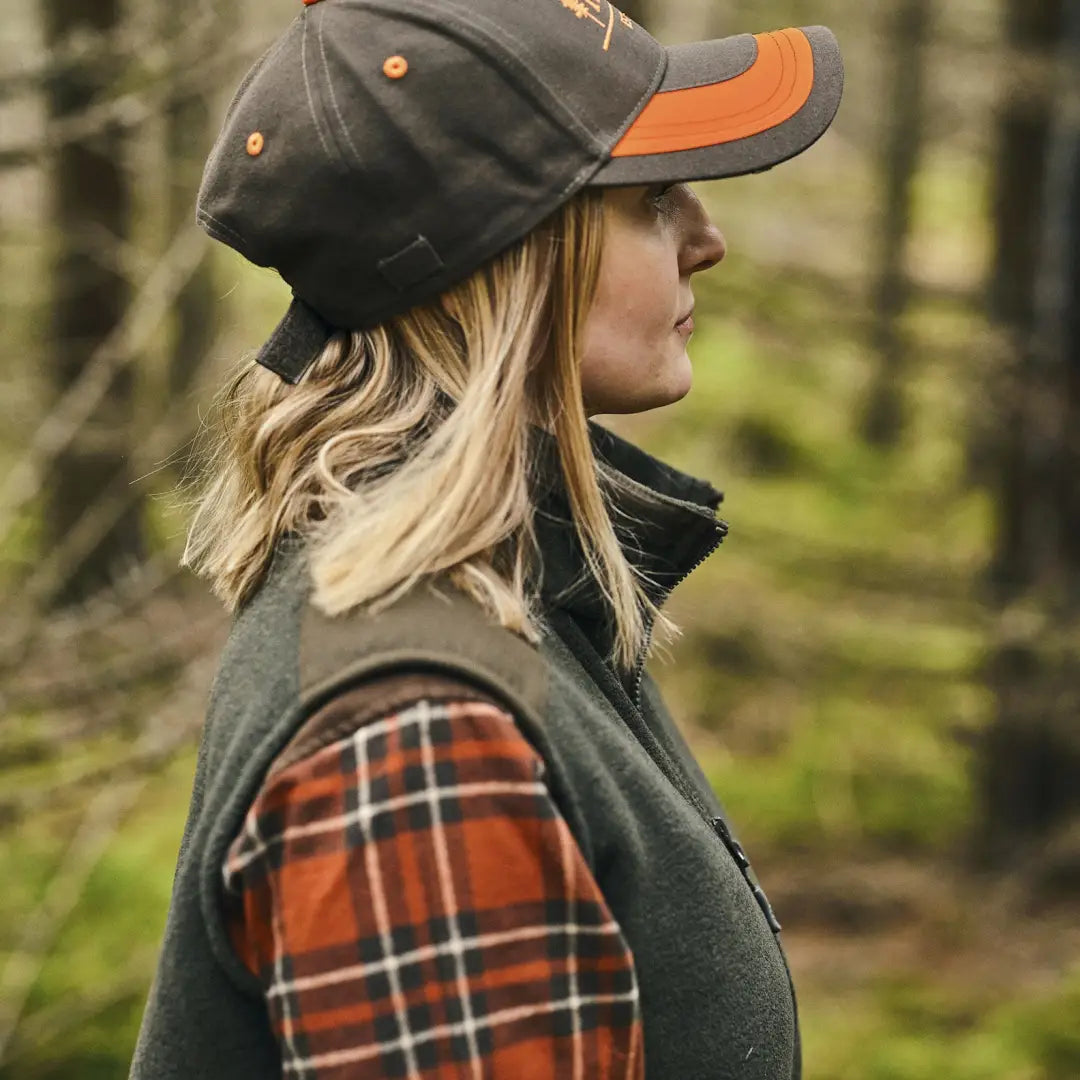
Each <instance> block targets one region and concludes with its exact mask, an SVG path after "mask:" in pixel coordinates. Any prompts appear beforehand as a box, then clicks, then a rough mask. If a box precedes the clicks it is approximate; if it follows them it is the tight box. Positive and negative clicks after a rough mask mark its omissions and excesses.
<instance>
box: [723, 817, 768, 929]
mask: <svg viewBox="0 0 1080 1080" xmlns="http://www.w3.org/2000/svg"><path fill="white" fill-rule="evenodd" d="M712 827H713V830H714V832H715V833H716V835H717V836H719V837H720V839H721V840H722V841H723V843H724V847H726V848H727V849H728V851H729V852H730V853H731V857H732V858H733V859H734V860H735V863H736V865H737V866H738V867H739V869H740V870H741V871H742V876H743V880H744V881H745V882H746V884H747V885H748V886H749V887H750V891H751V892H752V893H753V894H754V899H755V900H756V901H757V904H758V907H759V908H761V912H762V914H763V915H764V916H765V921H766V922H767V923H768V924H769V929H770V930H771V931H772V932H773V933H774V934H778V933H780V930H781V925H780V920H779V919H777V917H776V913H775V912H774V911H773V909H772V904H770V903H769V898H768V897H767V896H766V895H765V890H764V889H763V888H762V887H761V886H760V885H757V884H755V883H754V882H753V881H751V880H750V860H749V859H748V858H747V857H746V852H745V851H743V847H742V844H740V843H739V841H738V840H736V839H735V837H734V836H732V835H731V830H730V829H728V827H727V822H725V821H724V819H723V818H722V817H714V818H713V819H712Z"/></svg>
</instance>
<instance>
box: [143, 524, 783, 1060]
mask: <svg viewBox="0 0 1080 1080" xmlns="http://www.w3.org/2000/svg"><path fill="white" fill-rule="evenodd" d="M309 593H310V585H309V578H308V572H307V564H306V560H305V555H304V550H303V546H302V544H299V543H297V544H291V543H287V544H284V545H282V546H281V547H279V550H278V551H277V553H276V555H275V558H274V562H273V564H272V566H271V569H270V572H269V574H268V577H267V579H266V581H265V582H264V583H263V585H262V587H261V588H260V590H259V592H258V593H257V594H256V595H255V597H254V598H253V600H252V601H251V603H250V604H249V605H248V606H246V607H245V608H244V609H243V610H242V612H241V613H240V614H239V615H238V617H237V618H236V620H235V621H234V625H233V629H232V632H231V634H230V637H229V640H228V642H227V643H226V647H225V650H224V652H223V655H222V659H221V663H220V666H219V670H218V674H217V677H216V679H215V682H214V686H213V689H212V692H211V697H210V703H209V708H208V713H207V722H206V725H205V728H204V734H203V738H202V742H201V744H200V751H199V757H198V762H197V765H196V774H195V780H194V786H193V792H192V800H191V806H190V812H189V816H188V820H187V823H186V827H185V831H184V835H183V840H182V842H181V848H180V853H179V857H178V862H177V869H176V875H175V879H174V886H173V893H172V899H171V903H170V907H169V912H168V917H167V922H166V929H165V935H164V939H163V943H162V949H161V954H160V959H159V964H158V968H157V973H156V976H155V980H154V985H153V987H152V989H151V992H150V997H149V1000H148V1003H147V1008H146V1012H145V1015H144V1018H143V1023H142V1027H141V1030H140V1033H139V1040H138V1045H137V1048H136V1053H135V1057H134V1060H133V1063H132V1071H131V1076H132V1077H133V1078H135V1080H174V1078H175V1080H179V1078H181V1077H183V1078H192V1077H197V1078H199V1080H219V1078H220V1080H226V1078H229V1080H232V1078H235V1077H240V1076H243V1077H245V1078H252V1080H263V1078H266V1080H269V1078H271V1077H279V1076H280V1075H281V1063H280V1059H279V1056H278V1053H277V1047H276V1043H275V1040H274V1037H273V1034H272V1032H271V1029H270V1025H269V1021H268V1018H267V1014H266V1010H265V1007H264V1004H263V998H262V990H261V987H260V986H259V984H258V982H257V981H256V980H255V979H254V977H253V976H252V975H251V973H250V972H249V971H248V970H247V969H246V968H245V967H244V966H243V965H242V963H241V962H240V960H239V958H238V957H237V956H236V955H235V953H234V952H233V950H232V948H231V945H230V943H229V940H228V936H227V933H226V930H225V923H224V918H223V910H224V909H223V902H222V900H223V898H222V882H221V865H222V861H223V858H224V854H225V850H226V847H227V845H228V844H229V842H230V841H231V839H232V838H233V836H234V835H235V834H236V833H237V831H238V830H239V828H240V826H241V823H242V821H243V817H244V814H245V812H246V811H247V809H248V807H249V806H250V804H251V802H252V800H253V798H254V796H255V794H256V792H257V791H258V789H259V787H260V784H261V782H262V780H263V778H264V776H265V774H266V772H267V770H268V769H269V767H270V765H271V763H272V762H273V761H274V759H275V757H276V756H277V755H278V754H279V753H280V752H281V750H282V749H283V748H284V747H285V746H286V744H287V743H288V742H289V740H290V739H291V738H292V737H293V736H294V735H295V734H296V732H297V730H298V729H299V728H300V726H301V725H302V724H303V722H304V720H305V718H306V717H308V716H310V715H311V713H312V712H313V711H314V710H315V709H316V708H318V707H319V706H320V705H321V704H323V703H325V702H326V701H327V700H329V699H330V698H331V697H333V696H334V695H335V694H337V693H339V692H341V691H342V690H343V689H345V688H346V687H349V686H351V685H355V684H356V683H357V682H359V681H361V680H366V679H372V678H378V677H380V676H381V675H384V674H391V673H396V672H402V671H410V670H412V671H432V672H443V673H447V674H449V675H452V676H454V677H456V678H461V679H464V680H466V681H467V682H469V683H470V684H472V685H475V686H477V687H478V688H480V689H481V690H482V691H483V692H485V693H487V694H489V695H491V696H492V697H494V698H495V699H497V700H498V701H500V702H501V703H503V704H504V705H505V707H506V709H507V711H508V712H510V713H511V715H512V716H513V717H514V718H515V720H516V722H517V723H518V724H519V726H520V728H521V730H522V732H523V734H524V735H525V737H526V738H527V739H528V740H529V741H530V743H531V744H532V745H533V746H534V748H535V749H536V750H537V752H538V753H539V754H540V755H541V756H542V757H543V758H544V761H545V763H546V766H547V774H546V777H545V779H546V782H547V783H548V786H549V788H550V789H551V793H552V796H553V798H554V800H555V802H556V804H557V805H558V806H559V809H560V810H561V812H562V813H563V815H564V816H565V818H566V820H567V822H568V824H569V826H570V828H571V831H572V832H573V835H574V837H575V839H576V840H577V842H578V844H579V846H580V848H581V850H582V852H583V854H584V856H585V859H586V860H587V862H588V865H589V867H590V869H591V871H592V873H593V874H594V876H595V877H596V880H597V882H598V883H599V885H600V888H601V890H602V891H603V893H604V896H605V898H606V899H607V901H608V903H609V905H610V907H611V910H612V913H613V915H614V917H615V919H616V920H617V921H618V923H619V925H620V926H621V928H622V931H623V933H624V935H625V937H626V940H627V943H628V945H629V946H630V948H631V950H632V952H633V955H634V960H635V968H636V974H637V979H638V985H639V990H640V995H641V1010H642V1018H643V1025H644V1053H645V1065H646V1069H645V1074H646V1077H647V1078H648V1080H724V1078H728V1077H730V1078H735V1077H738V1078H740V1080H743V1078H745V1080H751V1078H753V1080H797V1078H798V1077H799V1076H800V1071H801V1066H800V1052H799V1037H798V1026H797V1019H796V1008H795V1000H794V994H793V990H792V986H791V980H790V976H789V973H788V969H787V964H786V961H785V959H784V956H783V952H782V950H781V947H780V941H779V936H778V934H777V933H776V932H775V924H774V925H770V919H769V915H770V913H769V912H768V910H767V904H764V905H763V903H762V902H761V900H762V898H761V897H760V896H759V895H755V891H754V886H753V883H752V882H751V881H750V880H748V877H747V874H746V872H745V867H744V866H741V865H740V861H739V857H740V856H741V851H740V850H739V849H738V847H737V845H732V843H731V842H730V837H729V836H727V837H726V839H725V835H724V834H726V833H727V830H726V828H725V827H724V826H723V824H722V818H723V810H722V808H721V806H720V804H719V802H718V801H717V800H716V797H715V795H714V794H713V792H712V790H711V789H710V787H709V785H708V783H707V781H706V779H705V777H704V776H703V775H702V772H701V769H700V768H699V766H698V764H697V762H696V761H695V760H694V757H693V755H692V753H691V752H690V750H689V748H688V747H687V746H686V743H685V741H684V740H683V739H682V737H681V735H680V733H679V732H678V730H677V728H676V726H675V724H674V723H673V721H672V719H671V717H670V715H669V713H668V710H667V709H666V707H665V705H664V702H663V700H662V698H661V695H660V693H659V690H658V688H657V686H656V684H655V682H654V681H653V679H652V678H651V677H650V676H649V674H648V673H647V672H645V673H644V674H643V676H642V678H641V681H640V687H639V690H640V700H637V701H633V700H632V699H631V698H630V697H628V695H627V692H626V688H625V686H624V685H623V684H622V683H620V680H619V679H618V678H616V677H615V675H614V673H613V672H612V671H611V670H610V669H609V668H608V667H607V665H606V663H605V662H604V661H603V660H602V659H601V658H600V656H599V654H598V653H597V652H596V651H595V649H593V647H592V645H591V643H590V640H589V638H588V636H587V635H586V634H583V633H581V631H580V629H579V628H577V627H576V626H575V625H574V624H573V621H572V620H571V619H569V617H568V616H566V614H565V613H560V612H556V611H553V612H552V613H551V618H550V620H549V621H547V622H546V623H545V627H544V636H543V640H542V641H541V643H540V645H539V647H534V646H533V645H531V644H530V643H528V642H526V641H524V640H523V639H521V638H520V637H518V636H517V635H515V634H513V633H512V632H510V631H508V630H506V629H504V628H502V627H500V626H498V625H496V624H495V623H493V622H492V621H491V620H490V619H489V617H488V616H487V615H486V613H484V612H483V610H482V609H481V608H480V607H479V606H478V605H476V604H475V603H474V602H473V601H472V600H471V599H470V598H468V597H466V596H464V595H463V594H461V593H459V592H458V591H457V590H455V589H454V588H453V587H452V586H451V585H450V584H449V583H448V582H447V581H446V580H445V579H436V580H435V581H429V582H426V583H423V584H421V585H418V586H417V587H416V588H414V589H413V590H411V591H410V592H409V593H407V594H405V595H404V596H403V597H401V598H400V599H399V600H398V601H397V602H396V603H394V604H393V605H392V606H390V607H389V608H387V609H385V610H384V611H382V612H380V613H379V614H378V615H375V616H370V615H366V614H363V613H354V614H350V615H347V616H343V617H339V618H333V619H331V618H326V617H325V616H323V615H321V614H320V613H319V612H318V611H317V610H316V609H315V608H314V607H313V605H312V604H311V603H310V601H309ZM635 728H636V729H637V730H635ZM713 816H715V817H716V818H717V819H718V822H713V821H712V820H711V819H712V817H713Z"/></svg>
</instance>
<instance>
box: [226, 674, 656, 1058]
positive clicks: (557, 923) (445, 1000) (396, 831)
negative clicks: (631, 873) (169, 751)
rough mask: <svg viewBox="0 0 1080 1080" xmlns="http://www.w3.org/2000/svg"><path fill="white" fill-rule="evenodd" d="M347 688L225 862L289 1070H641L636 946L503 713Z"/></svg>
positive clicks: (235, 934)
mask: <svg viewBox="0 0 1080 1080" xmlns="http://www.w3.org/2000/svg"><path fill="white" fill-rule="evenodd" d="M349 693H355V691H350V692H349ZM349 693H346V694H343V695H340V696H339V698H338V699H336V700H335V702H334V703H333V705H332V710H333V711H334V714H335V717H336V720H335V724H334V726H333V727H332V729H331V731H330V736H329V737H332V741H326V740H324V741H323V742H322V744H321V745H320V744H319V743H316V745H315V748H314V749H312V750H311V751H310V752H307V753H304V754H303V756H300V757H299V759H298V760H292V761H286V762H285V763H284V767H279V768H277V769H272V770H271V771H270V773H269V775H268V777H267V780H266V782H265V783H264V785H263V787H262V789H261V790H260V792H259V793H258V795H257V797H256V799H255V801H254V803H253V804H252V806H251V808H250V810H249V812H248V814H247V817H246V820H245V824H244V827H243V829H242V830H241V832H240V834H239V835H238V836H237V837H236V839H235V840H234V842H233V843H232V845H231V847H230V848H229V851H228V855H227V858H226V861H225V865H224V867H223V874H224V883H225V890H226V897H227V902H228V905H229V908H230V915H229V918H230V928H231V933H232V940H233V944H234V947H235V948H236V950H237V952H238V953H239V955H240V956H241V957H242V959H243V960H244V962H245V964H246V965H247V966H248V968H249V969H250V970H251V971H252V972H254V973H255V974H256V975H257V976H258V978H259V979H260V981H261V983H262V986H263V988H264V992H265V996H266V1003H267V1008H268V1012H269V1019H270V1023H271V1025H272V1027H273V1030H274V1032H275V1035H276V1037H277V1039H278V1042H279V1044H280V1047H281V1055H282V1063H283V1074H284V1075H285V1076H296V1077H301V1078H303V1080H346V1078H348V1080H362V1078H375V1077H379V1078H382V1077H389V1076H401V1077H406V1076H407V1077H411V1078H415V1080H435V1078H446V1077H451V1076H452V1077H459V1076H460V1077H476V1078H480V1077H484V1078H493V1080H500V1078H502V1080H511V1078H512V1080H556V1078H559V1080H564V1078H571V1077H573V1078H581V1080H584V1078H588V1080H600V1078H613V1080H614V1078H616V1077H617V1078H619V1080H642V1078H643V1077H644V1050H643V1045H642V1023H641V1013H640V999H639V993H638V984H637V979H636V974H635V970H634V961H633V957H632V955H631V952H630V949H629V946H628V945H627V943H626V940H625V938H624V937H623V935H622V932H621V930H620V928H619V926H618V924H617V923H616V922H615V920H614V919H613V918H612V915H611V912H610V910H609V908H608V906H607V904H606V902H605V900H604V897H603V895H602V894H601V891H600V889H599V886H598V885H597V883H596V881H595V879H594V878H593V876H592V874H591V872H590V870H589V867H588V865H587V864H586V862H585V860H584V858H583V856H582V854H581V851H580V849H579V848H578V846H577V844H576V842H575V840H574V838H573V836H572V834H571V832H570V829H569V827H568V825H567V824H566V821H565V820H564V819H563V817H562V816H561V814H560V812H559V811H558V809H557V807H556V806H555V804H554V803H553V802H552V799H551V797H550V794H549V792H548V789H547V787H546V785H545V783H544V773H545V766H544V761H543V759H542V757H541V756H540V755H538V754H537V753H536V751H535V750H534V749H533V748H532V746H531V745H530V744H529V743H528V742H527V740H526V739H525V738H524V736H523V735H522V734H521V732H520V730H519V728H518V727H517V726H516V725H515V723H514V721H513V719H512V717H511V716H510V715H509V714H508V713H506V712H505V711H503V710H501V709H499V708H497V707H496V706H495V705H494V704H491V703H488V702H482V701H475V700H464V699H462V700H446V701H436V700H432V699H429V698H421V699H417V700H413V701H412V702H410V703H408V704H407V705H404V706H401V707H398V708H395V709H393V710H390V711H387V712H385V713H383V714H382V715H379V716H377V717H375V718H374V719H371V718H366V717H365V718H363V719H362V722H361V723H360V725H359V726H356V725H354V724H353V725H351V724H349V723H348V717H349ZM369 711H370V710H369ZM342 717H345V718H346V719H345V722H344V723H343V722H342ZM329 737H328V738H329ZM293 756H294V758H295V757H296V755H295V754H294V755H293Z"/></svg>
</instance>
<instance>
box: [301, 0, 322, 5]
mask: <svg viewBox="0 0 1080 1080" xmlns="http://www.w3.org/2000/svg"><path fill="white" fill-rule="evenodd" d="M318 2H319V0H304V3H305V4H317V3H318Z"/></svg>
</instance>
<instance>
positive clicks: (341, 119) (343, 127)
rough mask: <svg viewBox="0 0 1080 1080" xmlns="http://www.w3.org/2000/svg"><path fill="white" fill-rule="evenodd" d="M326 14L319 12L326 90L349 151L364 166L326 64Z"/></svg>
mask: <svg viewBox="0 0 1080 1080" xmlns="http://www.w3.org/2000/svg"><path fill="white" fill-rule="evenodd" d="M324 14H325V12H324V11H323V10H322V9H321V8H320V10H319V52H320V53H321V54H322V66H323V73H324V74H325V75H326V88H327V90H328V91H329V92H330V104H331V105H333V106H334V114H335V115H336V116H337V118H338V123H339V124H340V125H341V132H342V134H343V135H344V136H345V141H346V142H347V143H348V144H349V149H350V150H351V151H352V152H353V157H354V158H355V159H356V163H357V165H363V164H364V162H363V159H362V158H361V157H360V151H359V150H357V149H356V144H355V143H354V142H353V141H352V136H351V135H350V134H349V128H348V125H347V124H346V123H345V118H344V117H343V116H342V115H341V109H340V108H339V107H338V100H337V94H335V93H334V80H333V79H331V78H330V65H329V64H328V63H327V62H326V45H325V43H324V41H323V26H322V24H323V15H324Z"/></svg>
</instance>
